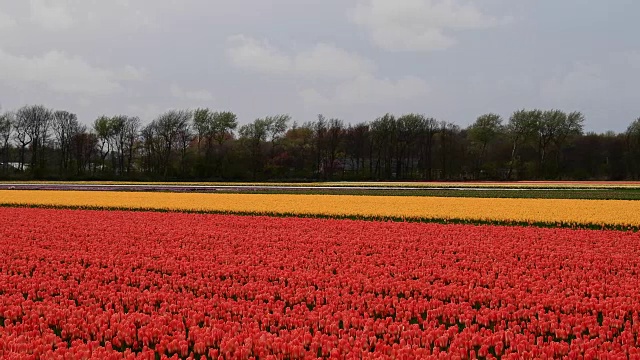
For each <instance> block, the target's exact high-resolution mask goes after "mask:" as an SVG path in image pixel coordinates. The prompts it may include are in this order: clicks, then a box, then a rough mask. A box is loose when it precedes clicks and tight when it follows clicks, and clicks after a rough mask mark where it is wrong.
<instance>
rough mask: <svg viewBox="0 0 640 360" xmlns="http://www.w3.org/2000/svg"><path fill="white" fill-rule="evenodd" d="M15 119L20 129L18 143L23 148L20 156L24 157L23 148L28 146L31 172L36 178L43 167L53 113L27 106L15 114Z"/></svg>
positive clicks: (42, 108)
mask: <svg viewBox="0 0 640 360" xmlns="http://www.w3.org/2000/svg"><path fill="white" fill-rule="evenodd" d="M16 118H17V119H18V120H17V123H18V124H19V125H18V126H19V127H20V133H19V135H18V136H19V137H20V139H18V141H19V142H20V143H21V146H23V152H22V155H24V148H25V147H26V146H27V145H29V144H30V145H31V164H30V165H31V170H32V171H34V172H35V173H36V176H38V174H39V172H40V171H41V170H42V169H43V168H44V166H45V157H44V155H45V154H44V152H45V145H46V142H47V136H48V133H49V129H50V127H51V122H52V120H53V112H52V111H51V110H49V109H47V108H46V107H44V106H43V105H27V106H24V107H22V108H20V109H19V110H18V111H17V112H16ZM25 131H26V134H25V133H24V132H25ZM22 162H24V161H23V160H22Z"/></svg>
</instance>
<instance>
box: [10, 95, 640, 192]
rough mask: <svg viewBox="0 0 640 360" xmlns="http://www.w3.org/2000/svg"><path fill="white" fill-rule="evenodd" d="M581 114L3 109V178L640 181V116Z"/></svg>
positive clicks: (558, 112)
mask: <svg viewBox="0 0 640 360" xmlns="http://www.w3.org/2000/svg"><path fill="white" fill-rule="evenodd" d="M584 120H585V119H584V116H583V115H582V114H581V113H580V112H571V113H566V112H563V111H560V110H538V109H533V110H518V111H515V112H514V113H513V114H512V115H511V116H510V117H509V119H506V121H505V120H504V119H502V118H501V117H500V116H499V115H497V114H484V115H481V116H479V117H478V118H477V119H476V121H475V122H474V123H473V124H471V125H470V126H468V127H466V128H461V127H460V126H458V125H456V124H454V123H451V122H446V121H438V120H436V119H434V118H431V117H427V116H424V115H421V114H406V115H401V116H395V115H392V114H385V115H383V116H381V117H379V118H377V119H375V120H372V121H370V122H362V123H356V124H346V123H345V122H344V121H343V120H340V119H335V118H331V119H327V118H325V117H324V116H322V115H319V116H318V118H317V119H316V120H315V121H310V122H305V123H303V124H299V123H298V122H295V121H294V122H292V119H291V117H290V116H289V115H284V114H281V115H275V116H268V117H265V118H260V119H256V120H255V121H253V122H251V123H248V124H246V125H243V126H240V127H239V125H238V119H237V116H236V115H235V114H234V113H232V112H228V111H224V112H216V111H212V110H210V109H206V108H203V109H196V110H171V111H167V112H165V113H163V114H161V115H159V116H158V117H157V118H156V119H154V120H153V121H151V122H150V123H148V124H146V125H145V124H143V122H142V121H141V120H140V119H139V118H138V117H132V116H127V115H116V116H111V117H109V116H101V117H100V118H98V119H96V120H95V121H93V123H92V124H91V125H90V126H87V125H84V124H82V123H81V122H80V121H79V120H78V118H77V116H76V115H75V114H73V113H71V112H68V111H64V110H52V109H48V108H47V107H45V106H42V105H28V106H24V107H22V108H20V109H18V110H17V111H15V112H4V113H0V163H1V166H0V176H1V177H3V178H15V179H19V178H51V179H140V180H156V179H157V180H168V179H173V180H223V179H224V180H268V179H273V180H276V179H277V180H282V179H289V180H303V179H304V180H312V179H322V180H329V179H331V180H343V179H344V180H401V179H402V180H525V179H526V180H530V179H610V180H622V179H639V178H640V119H638V120H636V121H634V122H632V123H631V125H630V126H629V127H628V129H627V131H626V132H624V133H620V134H616V133H613V132H608V133H605V134H595V133H587V134H585V133H584Z"/></svg>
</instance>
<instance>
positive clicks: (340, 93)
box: [300, 74, 430, 106]
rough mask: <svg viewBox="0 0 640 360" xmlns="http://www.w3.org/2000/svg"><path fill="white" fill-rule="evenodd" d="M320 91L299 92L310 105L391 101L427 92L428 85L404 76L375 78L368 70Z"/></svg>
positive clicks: (416, 96)
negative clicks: (365, 73)
mask: <svg viewBox="0 0 640 360" xmlns="http://www.w3.org/2000/svg"><path fill="white" fill-rule="evenodd" d="M328 93H329V94H328V95H327V94H326V93H325V94H323V93H321V92H319V91H318V90H316V89H313V88H309V89H305V90H303V91H302V92H301V94H300V95H301V96H302V98H303V100H304V101H305V103H307V104H312V105H318V106H319V105H332V104H348V105H366V104H375V103H381V102H393V101H404V100H410V99H415V98H418V97H422V96H427V95H428V94H429V93H430V88H429V86H428V85H427V84H426V82H425V81H424V80H422V79H420V78H417V77H413V76H407V77H403V78H400V79H398V80H391V79H386V78H384V79H382V78H376V77H375V76H372V75H370V74H367V75H361V76H358V77H357V78H354V79H351V80H348V81H344V82H342V83H340V84H338V85H337V86H336V87H335V89H333V90H332V91H329V92H328Z"/></svg>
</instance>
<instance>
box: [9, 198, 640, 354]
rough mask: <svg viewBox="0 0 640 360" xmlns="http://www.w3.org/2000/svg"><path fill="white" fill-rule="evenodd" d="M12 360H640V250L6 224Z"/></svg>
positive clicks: (237, 222) (253, 230) (565, 241)
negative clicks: (499, 359)
mask: <svg viewBox="0 0 640 360" xmlns="http://www.w3.org/2000/svg"><path fill="white" fill-rule="evenodd" d="M0 223H2V224H4V225H5V226H2V227H0V256H1V257H2V259H3V261H2V262H0V357H2V358H8V357H12V356H15V357H26V356H33V357H35V358H51V357H54V356H66V358H83V357H85V358H86V357H91V356H92V357H95V358H107V357H109V356H114V357H115V358H120V357H127V356H130V357H138V358H154V357H156V356H160V357H162V356H167V357H171V356H174V357H179V358H187V357H193V358H207V359H213V358H216V359H217V358H223V359H236V358H240V359H249V358H256V359H257V358H259V359H268V358H274V359H275V358H279V359H302V358H316V357H335V358H345V359H360V358H387V357H392V358H397V359H412V358H456V357H457V358H497V357H502V358H530V359H534V358H535V359H539V358H558V357H563V356H567V357H568V358H578V357H584V358H585V359H595V358H640V355H639V354H640V352H639V351H638V346H639V345H640V343H639V341H638V334H639V332H640V285H639V283H638V281H637V279H638V277H639V276H640V246H639V245H638V244H640V234H638V233H632V232H618V231H588V230H568V229H540V228H531V227H529V228H519V227H499V226H471V225H446V226H445V225H440V224H420V223H384V222H365V221H350V220H344V221H338V220H330V219H301V218H272V217H251V216H224V215H205V214H185V213H176V212H171V213H158V212H123V211H89V210H83V211H80V210H52V209H34V208H0Z"/></svg>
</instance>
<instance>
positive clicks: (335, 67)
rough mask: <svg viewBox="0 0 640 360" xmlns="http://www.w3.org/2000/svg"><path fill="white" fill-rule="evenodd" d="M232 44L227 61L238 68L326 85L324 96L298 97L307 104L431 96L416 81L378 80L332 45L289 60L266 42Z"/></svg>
mask: <svg viewBox="0 0 640 360" xmlns="http://www.w3.org/2000/svg"><path fill="white" fill-rule="evenodd" d="M230 42H231V43H232V47H231V48H230V49H229V51H228V55H229V60H230V61H231V62H232V64H233V65H235V66H236V67H239V68H242V69H246V70H251V71H254V72H258V73H267V74H279V75H283V76H291V77H293V78H296V79H302V80H319V81H321V82H322V83H323V84H324V86H323V85H321V86H322V87H323V88H324V90H323V91H321V90H318V89H317V88H315V87H313V86H307V87H306V88H303V90H302V91H300V96H301V97H302V99H303V100H304V102H305V103H307V104H313V105H320V104H324V105H328V104H332V103H342V104H371V103H375V102H380V101H394V100H404V99H410V98H415V97H417V96H423V95H426V94H427V93H428V92H429V87H428V86H427V84H426V83H425V82H424V81H423V80H422V79H419V78H417V77H411V76H408V77H404V78H400V79H397V80H392V79H387V78H378V77H376V75H375V73H376V70H377V68H376V65H375V63H374V62H373V61H371V60H369V59H366V58H364V57H362V56H360V55H358V54H355V53H351V52H348V51H346V50H343V49H340V48H338V47H336V46H335V45H333V44H329V43H318V44H316V45H315V46H312V47H310V48H308V49H305V50H302V51H299V52H297V53H293V54H287V53H286V52H284V51H281V50H279V49H277V48H275V47H273V46H271V45H270V44H269V42H267V41H264V40H263V41H260V40H256V39H253V38H251V37H248V36H245V35H235V36H233V37H232V38H231V39H230ZM327 84H328V86H327Z"/></svg>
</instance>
